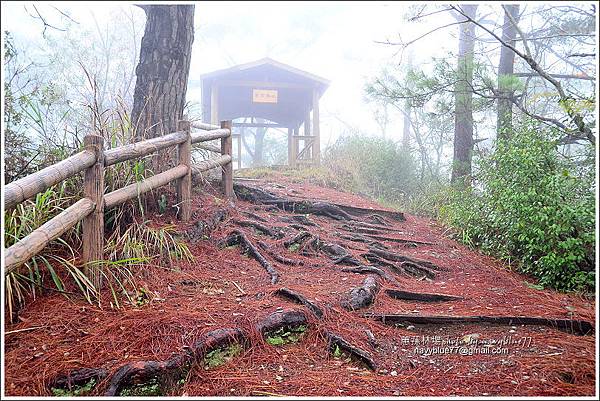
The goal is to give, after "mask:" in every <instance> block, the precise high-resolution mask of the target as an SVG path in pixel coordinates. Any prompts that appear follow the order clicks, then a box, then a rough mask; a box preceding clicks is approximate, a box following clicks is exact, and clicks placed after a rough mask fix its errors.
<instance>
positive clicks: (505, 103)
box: [497, 4, 519, 138]
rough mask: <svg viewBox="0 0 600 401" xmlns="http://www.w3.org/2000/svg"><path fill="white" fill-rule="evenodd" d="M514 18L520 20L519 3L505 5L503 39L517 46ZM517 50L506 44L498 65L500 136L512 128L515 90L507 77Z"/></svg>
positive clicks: (507, 134) (512, 66) (511, 70)
mask: <svg viewBox="0 0 600 401" xmlns="http://www.w3.org/2000/svg"><path fill="white" fill-rule="evenodd" d="M509 13H510V15H511V16H512V19H513V20H514V21H516V22H519V5H518V4H511V5H505V6H504V25H503V26H502V40H504V41H506V42H507V43H510V44H512V45H513V46H515V39H516V38H517V29H516V27H515V25H514V24H513V23H512V21H511V19H510V18H509V16H508V14H509ZM514 63H515V52H513V51H512V50H510V49H509V48H508V47H506V46H502V48H501V49H500V63H499V65H498V95H499V96H500V97H499V98H498V124H497V132H498V138H507V137H508V136H509V133H510V131H511V128H512V101H511V100H510V97H511V96H512V94H513V92H514V91H513V90H511V88H510V87H506V78H508V77H510V76H512V75H513V73H514Z"/></svg>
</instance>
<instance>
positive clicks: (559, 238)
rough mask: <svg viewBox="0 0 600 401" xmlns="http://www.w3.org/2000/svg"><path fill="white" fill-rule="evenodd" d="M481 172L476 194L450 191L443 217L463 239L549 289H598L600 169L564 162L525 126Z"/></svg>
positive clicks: (551, 143) (544, 136) (551, 142)
mask: <svg viewBox="0 0 600 401" xmlns="http://www.w3.org/2000/svg"><path fill="white" fill-rule="evenodd" d="M575 159H577V158H575ZM590 159H592V160H593V157H589V155H588V157H587V159H586V158H584V159H583V160H588V161H589V160H590ZM579 160H582V159H581V158H580V159H579ZM478 168H479V175H478V177H477V181H476V184H475V188H474V189H469V190H458V189H454V190H450V191H449V192H448V203H447V205H446V206H443V207H442V208H441V209H440V217H441V218H442V220H443V221H445V222H446V223H448V224H449V225H451V226H453V227H455V228H457V230H458V234H459V236H460V239H461V240H462V241H463V242H465V243H467V244H469V245H471V246H477V247H481V248H482V249H483V250H485V251H487V252H489V253H490V254H493V255H495V256H498V257H501V258H503V259H505V260H509V261H516V262H517V264H518V266H519V269H520V270H521V271H522V272H524V273H527V274H531V275H532V276H534V277H536V278H538V279H539V283H540V284H541V285H543V286H547V287H554V288H556V289H559V290H565V291H571V290H589V289H593V288H594V284H595V271H594V259H595V253H594V244H595V233H594V219H595V203H594V192H595V184H594V168H593V163H591V164H590V163H588V164H587V165H584V164H582V163H581V162H577V161H576V160H572V159H569V158H566V157H564V156H562V155H561V154H560V153H559V151H558V147H557V142H556V140H555V138H554V137H553V134H552V133H551V132H544V131H540V130H539V129H537V128H536V127H534V126H533V125H532V124H525V125H523V126H522V127H520V128H517V129H516V132H514V133H513V134H512V136H511V138H510V139H507V140H504V141H500V142H498V143H497V148H496V150H495V152H494V153H493V154H492V155H491V156H489V157H484V158H482V159H481V160H480V161H479V165H478Z"/></svg>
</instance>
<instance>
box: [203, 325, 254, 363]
mask: <svg viewBox="0 0 600 401" xmlns="http://www.w3.org/2000/svg"><path fill="white" fill-rule="evenodd" d="M233 343H237V344H240V345H242V346H244V347H245V346H246V345H247V343H248V337H247V336H246V334H245V333H244V332H243V331H242V330H240V329H237V328H223V329H217V330H213V331H209V332H208V333H206V334H204V335H202V336H201V337H200V339H199V340H198V341H196V343H195V344H194V345H193V347H192V351H193V353H194V357H195V358H196V359H201V358H203V357H204V356H205V355H206V354H207V353H208V352H210V351H211V350H213V349H216V348H220V347H226V346H229V345H231V344H233Z"/></svg>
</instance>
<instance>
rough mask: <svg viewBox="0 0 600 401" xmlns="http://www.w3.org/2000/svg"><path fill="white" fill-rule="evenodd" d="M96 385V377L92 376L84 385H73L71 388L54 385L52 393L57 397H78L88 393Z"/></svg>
mask: <svg viewBox="0 0 600 401" xmlns="http://www.w3.org/2000/svg"><path fill="white" fill-rule="evenodd" d="M94 386H96V379H95V378H91V379H90V380H89V381H88V382H86V383H85V384H84V385H82V386H72V387H71V388H70V389H66V388H56V387H52V389H51V391H52V395H53V396H55V397H77V396H81V395H86V394H88V393H89V392H90V391H92V389H93V388H94Z"/></svg>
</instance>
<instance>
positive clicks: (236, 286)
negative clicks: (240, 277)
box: [231, 280, 246, 295]
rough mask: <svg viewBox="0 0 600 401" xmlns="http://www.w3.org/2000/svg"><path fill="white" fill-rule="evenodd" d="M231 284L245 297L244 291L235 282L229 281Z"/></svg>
mask: <svg viewBox="0 0 600 401" xmlns="http://www.w3.org/2000/svg"><path fill="white" fill-rule="evenodd" d="M231 282H232V283H233V285H235V288H237V289H238V290H240V292H241V293H242V295H246V291H244V290H242V288H241V287H240V286H239V285H238V284H237V283H236V282H235V281H233V280H232V281H231Z"/></svg>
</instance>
